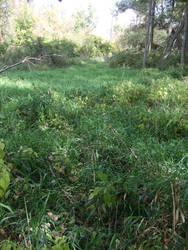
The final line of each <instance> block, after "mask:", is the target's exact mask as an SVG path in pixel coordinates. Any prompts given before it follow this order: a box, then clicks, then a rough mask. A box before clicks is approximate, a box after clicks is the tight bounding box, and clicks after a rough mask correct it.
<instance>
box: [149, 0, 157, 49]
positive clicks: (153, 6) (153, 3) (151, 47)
mask: <svg viewBox="0 0 188 250" xmlns="http://www.w3.org/2000/svg"><path fill="white" fill-rule="evenodd" d="M155 5H156V0H153V2H152V8H151V33H150V48H149V52H150V50H152V49H153V36H154V20H155Z"/></svg>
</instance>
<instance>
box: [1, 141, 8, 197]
mask: <svg viewBox="0 0 188 250" xmlns="http://www.w3.org/2000/svg"><path fill="white" fill-rule="evenodd" d="M4 148H5V144H4V143H2V142H0V198H2V196H3V195H4V193H5V191H6V189H7V188H8V185H9V183H10V175H9V170H8V167H7V166H6V165H5V163H4V160H3V159H4V155H5V153H4Z"/></svg>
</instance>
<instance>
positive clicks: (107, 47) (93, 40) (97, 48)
mask: <svg viewBox="0 0 188 250" xmlns="http://www.w3.org/2000/svg"><path fill="white" fill-rule="evenodd" d="M112 50H113V47H112V45H111V43H110V42H107V41H105V40H103V39H102V38H100V37H97V36H89V37H88V38H86V39H85V41H84V43H83V45H82V47H81V48H80V54H81V55H83V56H87V57H98V56H107V55H109V54H110V52H112Z"/></svg>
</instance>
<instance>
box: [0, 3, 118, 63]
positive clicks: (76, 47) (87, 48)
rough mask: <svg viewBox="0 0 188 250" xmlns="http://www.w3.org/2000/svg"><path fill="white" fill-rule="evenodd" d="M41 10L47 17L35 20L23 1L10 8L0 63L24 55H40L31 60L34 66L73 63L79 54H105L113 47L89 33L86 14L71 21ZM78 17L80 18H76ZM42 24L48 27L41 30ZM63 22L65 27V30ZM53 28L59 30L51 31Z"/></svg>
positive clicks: (15, 60) (11, 60) (0, 47)
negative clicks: (13, 9)
mask: <svg viewBox="0 0 188 250" xmlns="http://www.w3.org/2000/svg"><path fill="white" fill-rule="evenodd" d="M89 11H90V12H91V10H89ZM90 12H89V14H90V15H91V13H90ZM45 13H46V15H47V17H45V16H44V19H43V20H39V19H37V18H36V16H35V15H34V13H33V12H32V11H31V10H29V9H28V8H27V6H24V5H23V6H22V8H21V10H19V12H18V13H14V12H13V13H12V12H10V17H9V21H10V24H7V25H9V26H10V27H11V29H10V31H9V32H7V34H6V35H4V36H3V40H2V41H1V43H0V63H1V65H4V64H8V65H9V64H14V63H16V62H18V61H19V60H22V59H23V58H24V57H26V56H28V57H33V58H39V57H40V58H42V60H40V61H34V62H35V67H37V66H42V65H47V66H58V67H61V66H68V65H72V64H77V63H79V58H83V57H87V58H93V57H101V56H108V55H109V54H110V53H111V52H112V50H113V47H112V44H111V43H110V42H108V41H106V40H104V39H102V38H100V37H98V36H95V35H92V34H91V30H90V26H91V25H93V24H92V19H91V20H90V19H88V16H87V15H86V17H83V15H82V16H81V15H78V16H76V17H75V21H74V20H73V21H74V22H75V23H74V22H73V24H71V21H70V23H67V22H66V20H65V21H64V23H63V22H62V21H61V20H59V19H57V18H56V17H55V16H54V15H55V12H54V10H53V9H52V11H51V12H50V11H46V12H45ZM83 14H84V12H83ZM79 18H80V19H83V20H80V21H79ZM45 19H47V20H45ZM88 20H89V23H87V22H88ZM45 22H46V23H45ZM44 23H45V24H44ZM80 23H81V24H80ZM79 24H80V26H79ZM45 25H46V26H49V27H51V28H50V29H49V30H47V32H46V34H44V33H43V30H42V29H44V28H45ZM61 25H62V26H61ZM71 25H72V26H71ZM75 25H76V27H77V28H76V30H75ZM66 26H67V27H68V28H69V31H67V30H65V27H66ZM57 29H59V30H57ZM87 29H88V30H87ZM54 30H57V31H58V33H59V34H58V33H57V34H58V35H57V34H54ZM39 34H41V36H40V35H39ZM75 36H76V39H75ZM10 37H11V39H10ZM30 67H32V64H30Z"/></svg>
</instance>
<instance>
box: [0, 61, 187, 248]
mask: <svg viewBox="0 0 188 250" xmlns="http://www.w3.org/2000/svg"><path fill="white" fill-rule="evenodd" d="M178 78H179V76H178ZM187 90H188V85H187V82H186V81H184V80H183V77H182V79H177V78H176V75H174V74H172V70H169V71H159V70H157V69H144V70H134V69H126V68H113V69H112V68H109V67H108V65H107V64H101V63H95V62H90V63H88V62H87V63H83V64H82V65H76V66H72V67H69V68H66V69H60V68H59V69H54V70H46V71H31V72H27V71H12V72H11V71H9V72H7V73H4V74H3V75H1V79H0V97H1V98H0V139H1V140H3V141H4V143H5V145H6V149H5V152H6V157H5V160H6V162H7V164H8V166H9V167H10V169H11V173H12V176H11V184H10V186H9V189H8V191H7V193H6V194H5V196H4V198H3V200H2V201H1V202H2V204H4V205H6V206H7V207H8V208H11V210H13V212H11V210H10V209H6V207H5V206H0V228H1V229H2V231H0V240H1V241H2V244H4V245H3V246H5V245H7V246H10V245H11V244H13V242H14V243H15V242H16V243H18V244H19V246H20V247H27V248H29V249H84V250H85V249H155V248H159V249H165V248H167V249H183V248H186V247H187V245H188V243H187V216H188V209H187V197H188V196H187V193H188V181H187V180H188V171H187V167H188V140H187V139H188V119H187V118H188V113H187V110H188V109H187V108H188V106H187V105H188V95H187ZM6 240H11V242H10V241H9V242H8V241H6ZM3 242H4V243H3ZM12 247H13V249H16V247H15V245H14V246H12Z"/></svg>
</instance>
